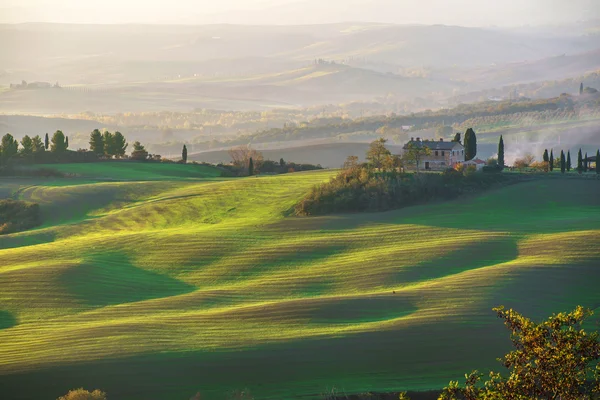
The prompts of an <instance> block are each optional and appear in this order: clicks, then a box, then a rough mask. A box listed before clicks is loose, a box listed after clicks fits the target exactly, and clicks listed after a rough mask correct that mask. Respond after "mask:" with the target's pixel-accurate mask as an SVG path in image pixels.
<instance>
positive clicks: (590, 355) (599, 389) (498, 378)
mask: <svg viewBox="0 0 600 400" xmlns="http://www.w3.org/2000/svg"><path fill="white" fill-rule="evenodd" d="M494 311H496V312H497V313H498V317H499V318H502V319H503V320H504V324H505V325H506V327H507V328H508V329H509V330H510V331H511V340H512V342H513V345H514V347H515V350H513V351H511V352H510V353H508V354H507V355H506V356H505V357H504V358H502V359H500V361H501V362H502V364H503V365H504V366H505V367H506V368H508V369H509V371H510V374H509V376H508V377H504V376H502V375H500V374H499V373H496V372H491V373H490V379H489V380H488V381H487V382H485V385H484V386H483V387H481V385H478V383H479V381H480V380H481V374H479V373H478V372H477V371H475V372H472V373H471V374H470V375H466V382H465V387H464V388H461V387H460V386H459V384H458V382H450V385H449V386H448V387H447V388H445V389H444V391H443V392H442V394H441V395H440V397H439V400H458V399H464V400H496V399H498V400H500V399H511V400H512V399H514V400H526V399H527V400H530V399H536V400H537V399H539V400H541V399H561V400H579V399H598V398H600V364H599V363H598V361H599V360H600V342H599V341H598V333H597V332H594V333H591V334H590V333H587V332H585V330H584V329H583V328H582V325H583V323H584V321H585V319H586V318H587V317H589V316H591V315H592V314H593V312H592V311H591V310H586V309H584V308H583V307H581V306H578V307H577V308H576V309H575V310H573V311H572V312H570V313H560V314H555V315H553V316H551V317H550V318H549V319H548V320H547V321H544V322H542V323H540V324H536V323H534V322H532V321H531V320H530V319H528V318H525V317H523V316H522V315H520V314H519V313H517V312H515V311H513V310H512V309H511V310H505V309H504V307H498V308H495V309H494Z"/></svg>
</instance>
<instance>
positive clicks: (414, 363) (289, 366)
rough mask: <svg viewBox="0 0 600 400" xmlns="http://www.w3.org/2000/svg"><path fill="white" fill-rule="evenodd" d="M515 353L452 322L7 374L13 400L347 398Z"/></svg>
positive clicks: (414, 386) (496, 332) (453, 373)
mask: <svg viewBox="0 0 600 400" xmlns="http://www.w3.org/2000/svg"><path fill="white" fill-rule="evenodd" d="M492 318H493V315H492ZM509 346H510V341H509V340H508V338H507V333H506V332H505V329H504V327H503V326H502V324H501V323H497V324H495V325H493V326H492V329H491V330H490V328H489V327H479V326H471V325H469V324H465V323H461V322H452V321H444V322H443V323H439V324H425V325H421V326H417V325H413V326H407V327H406V328H404V329H402V330H384V331H377V332H366V333H360V334H353V335H347V336H341V337H328V338H317V339H301V340H295V341H285V342H278V343H270V344H260V345H252V344H249V345H248V347H247V348H244V349H241V350H235V351H227V350H220V351H214V350H210V351H198V350H195V351H186V352H160V353H159V352H156V353H146V354H143V355H138V356H133V357H124V358H121V359H104V360H98V361H95V362H89V361H87V362H85V361H84V362H80V363H73V364H72V365H63V366H53V367H48V368H44V369H38V370H34V371H30V372H23V373H14V374H3V375H0V386H1V387H3V393H4V394H5V395H8V398H39V397H45V396H47V397H48V398H57V397H58V396H61V395H64V394H65V393H67V391H68V390H70V389H72V388H75V387H81V386H83V387H90V388H96V387H99V388H101V389H102V390H103V391H105V392H107V393H108V394H109V395H110V396H111V397H112V398H127V399H132V400H136V399H140V400H141V399H176V398H181V399H186V398H190V397H191V396H193V395H194V393H196V392H198V391H200V392H201V393H202V395H203V398H207V399H217V400H221V399H225V398H226V397H225V395H226V393H227V392H230V391H231V390H234V389H240V388H249V389H250V391H251V392H252V394H253V395H254V396H255V397H256V398H263V399H281V398H284V399H292V398H316V397H318V396H316V397H315V396H314V395H315V394H318V393H321V392H322V391H324V390H325V388H326V387H332V386H335V387H337V388H339V389H344V390H345V391H346V392H348V393H353V392H354V393H360V392H365V391H369V390H374V389H381V390H382V391H383V390H385V389H392V388H393V389H395V390H398V389H409V390H424V389H435V388H438V389H439V388H441V387H443V386H444V385H446V384H447V383H448V380H450V379H454V378H458V377H460V376H462V374H464V372H465V371H468V370H470V369H472V368H474V366H476V367H477V368H487V367H495V366H496V365H497V362H496V358H497V357H499V356H501V355H502V354H503V353H504V350H506V349H507V348H509ZM17 393H18V394H19V396H16V394H17ZM11 395H13V396H11ZM186 396H187V397H186ZM319 398H320V397H319Z"/></svg>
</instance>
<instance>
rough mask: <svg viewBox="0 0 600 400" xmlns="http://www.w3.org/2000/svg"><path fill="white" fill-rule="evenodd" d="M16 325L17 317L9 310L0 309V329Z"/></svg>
mask: <svg viewBox="0 0 600 400" xmlns="http://www.w3.org/2000/svg"><path fill="white" fill-rule="evenodd" d="M15 325H17V318H16V317H15V316H14V315H13V314H12V313H10V312H8V311H4V310H0V330H2V329H8V328H12V327H13V326H15Z"/></svg>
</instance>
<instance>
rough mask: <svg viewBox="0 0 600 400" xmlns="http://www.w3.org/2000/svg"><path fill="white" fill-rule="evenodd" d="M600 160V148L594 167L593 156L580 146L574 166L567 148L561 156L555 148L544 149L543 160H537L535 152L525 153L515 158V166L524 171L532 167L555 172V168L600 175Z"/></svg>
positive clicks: (541, 170)
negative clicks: (592, 164)
mask: <svg viewBox="0 0 600 400" xmlns="http://www.w3.org/2000/svg"><path fill="white" fill-rule="evenodd" d="M599 160H600V149H598V150H596V156H595V166H594V168H592V166H591V163H590V161H592V159H591V157H588V153H585V154H584V153H583V151H582V149H581V148H580V149H579V151H578V152H577V164H576V166H575V167H573V163H572V160H571V151H570V150H567V153H565V151H564V150H561V151H560V155H559V156H555V155H554V149H550V151H549V152H548V149H544V152H543V154H542V161H539V162H538V161H536V160H535V156H534V155H533V154H530V153H528V154H525V155H524V156H523V157H520V158H518V159H516V160H515V163H514V167H515V168H517V169H519V170H521V171H523V170H525V169H526V168H531V169H533V170H536V171H540V172H547V173H550V172H554V171H555V170H557V171H560V172H561V173H562V174H564V173H567V172H571V170H574V171H576V172H577V173H579V174H583V173H586V172H590V171H595V173H596V174H598V175H600V169H599V168H598V161H599Z"/></svg>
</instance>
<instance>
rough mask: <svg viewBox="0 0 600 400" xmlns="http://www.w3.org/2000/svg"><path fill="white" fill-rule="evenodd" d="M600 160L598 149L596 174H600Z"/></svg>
mask: <svg viewBox="0 0 600 400" xmlns="http://www.w3.org/2000/svg"><path fill="white" fill-rule="evenodd" d="M598 162H600V150H596V175H600V168H598Z"/></svg>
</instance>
